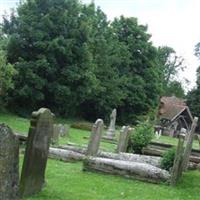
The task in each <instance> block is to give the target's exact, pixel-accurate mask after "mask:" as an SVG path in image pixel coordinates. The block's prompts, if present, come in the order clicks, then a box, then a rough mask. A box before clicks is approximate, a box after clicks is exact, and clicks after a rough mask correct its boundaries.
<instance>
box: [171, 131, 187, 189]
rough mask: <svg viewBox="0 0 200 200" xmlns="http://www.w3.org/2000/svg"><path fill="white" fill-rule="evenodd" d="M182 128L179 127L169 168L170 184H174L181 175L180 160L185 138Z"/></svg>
mask: <svg viewBox="0 0 200 200" xmlns="http://www.w3.org/2000/svg"><path fill="white" fill-rule="evenodd" d="M185 132H186V130H185V129H184V128H182V129H181V132H180V135H179V136H178V137H179V139H178V145H177V148H176V154H175V158H174V163H173V167H172V170H171V180H170V184H171V185H172V186H175V185H176V184H177V182H178V180H179V178H180V177H181V175H182V162H183V151H184V140H185Z"/></svg>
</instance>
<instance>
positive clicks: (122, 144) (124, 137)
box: [117, 126, 133, 153]
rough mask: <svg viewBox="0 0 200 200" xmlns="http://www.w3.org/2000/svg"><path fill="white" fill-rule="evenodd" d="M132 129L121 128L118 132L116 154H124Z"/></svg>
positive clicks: (127, 127)
mask: <svg viewBox="0 0 200 200" xmlns="http://www.w3.org/2000/svg"><path fill="white" fill-rule="evenodd" d="M132 130H133V129H131V128H130V127H129V126H123V127H122V129H121V130H120V136H119V142H118V145H117V153H120V152H126V150H127V146H128V140H129V137H130V133H131V131H132Z"/></svg>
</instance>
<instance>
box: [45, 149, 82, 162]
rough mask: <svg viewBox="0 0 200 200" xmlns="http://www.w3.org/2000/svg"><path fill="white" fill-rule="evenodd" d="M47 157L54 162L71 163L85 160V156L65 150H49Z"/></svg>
mask: <svg viewBox="0 0 200 200" xmlns="http://www.w3.org/2000/svg"><path fill="white" fill-rule="evenodd" d="M48 157H49V158H52V159H56V160H62V161H65V162H73V161H80V160H83V159H84V158H85V155H84V154H81V153H78V152H75V151H70V150H65V149H59V148H49V155H48Z"/></svg>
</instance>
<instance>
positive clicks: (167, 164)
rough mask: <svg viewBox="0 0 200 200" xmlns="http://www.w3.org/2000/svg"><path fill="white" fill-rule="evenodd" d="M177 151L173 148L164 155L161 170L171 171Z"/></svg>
mask: <svg viewBox="0 0 200 200" xmlns="http://www.w3.org/2000/svg"><path fill="white" fill-rule="evenodd" d="M175 153H176V150H175V148H171V149H169V150H168V151H166V152H165V153H164V154H163V158H162V160H161V168H162V169H166V170H168V171H170V169H171V168H172V166H173V163H174V158H175Z"/></svg>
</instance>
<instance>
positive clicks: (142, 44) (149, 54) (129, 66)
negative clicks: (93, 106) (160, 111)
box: [112, 16, 161, 122]
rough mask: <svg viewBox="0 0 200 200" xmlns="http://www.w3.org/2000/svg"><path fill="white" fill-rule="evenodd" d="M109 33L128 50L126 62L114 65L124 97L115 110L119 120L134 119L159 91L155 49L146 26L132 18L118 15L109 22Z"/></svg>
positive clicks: (146, 107)
mask: <svg viewBox="0 0 200 200" xmlns="http://www.w3.org/2000/svg"><path fill="white" fill-rule="evenodd" d="M112 28H113V32H114V34H115V35H117V37H118V40H119V41H120V43H121V44H122V45H123V44H124V45H126V47H127V48H128V51H129V56H130V59H129V62H126V63H122V65H119V66H118V70H119V73H120V76H123V77H124V82H123V91H124V95H126V96H127V97H126V98H125V99H124V100H123V103H122V105H120V106H119V108H118V110H119V113H120V117H121V121H123V122H126V121H130V120H136V119H137V116H139V115H145V114H147V112H148V111H149V110H150V109H152V108H153V107H155V106H156V105H157V103H158V97H159V95H160V94H161V80H160V74H161V71H160V67H159V65H158V62H157V51H156V48H155V47H154V46H153V45H152V43H151V42H150V38H151V35H149V34H148V33H147V27H146V26H143V25H139V24H138V22H137V19H136V18H125V17H123V16H121V17H120V18H119V19H115V20H114V22H113V23H112Z"/></svg>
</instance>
